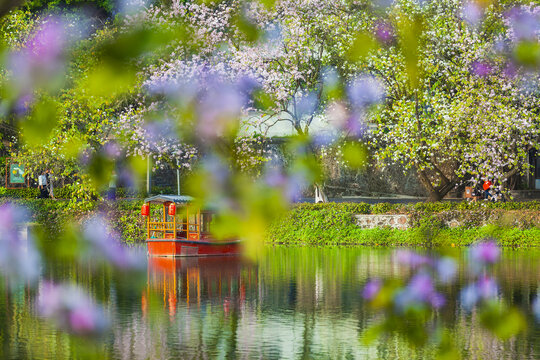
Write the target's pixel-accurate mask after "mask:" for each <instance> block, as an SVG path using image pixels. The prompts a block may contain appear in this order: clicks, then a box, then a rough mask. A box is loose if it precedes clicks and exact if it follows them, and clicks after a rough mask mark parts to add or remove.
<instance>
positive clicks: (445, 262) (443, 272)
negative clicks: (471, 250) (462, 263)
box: [436, 257, 457, 283]
mask: <svg viewBox="0 0 540 360" xmlns="http://www.w3.org/2000/svg"><path fill="white" fill-rule="evenodd" d="M436 270H437V275H438V277H439V279H440V280H441V282H443V283H449V282H452V281H453V280H454V278H455V276H456V272H457V265H456V262H455V261H454V259H452V258H449V257H443V258H441V259H439V260H438V261H437V263H436Z"/></svg>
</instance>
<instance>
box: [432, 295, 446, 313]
mask: <svg viewBox="0 0 540 360" xmlns="http://www.w3.org/2000/svg"><path fill="white" fill-rule="evenodd" d="M429 303H430V304H431V306H432V307H433V308H434V309H440V308H441V307H443V306H444V304H446V299H445V298H444V296H443V295H442V294H441V293H438V292H433V293H432V294H431V296H430V297H429Z"/></svg>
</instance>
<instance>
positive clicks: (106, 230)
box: [83, 215, 147, 270]
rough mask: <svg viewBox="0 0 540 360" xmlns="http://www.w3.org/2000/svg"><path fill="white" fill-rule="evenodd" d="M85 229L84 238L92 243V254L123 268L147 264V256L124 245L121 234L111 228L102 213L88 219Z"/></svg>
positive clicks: (139, 266) (128, 268)
mask: <svg viewBox="0 0 540 360" xmlns="http://www.w3.org/2000/svg"><path fill="white" fill-rule="evenodd" d="M83 231H84V232H83V234H84V239H85V240H86V241H87V243H88V244H89V245H90V252H91V254H89V255H90V256H92V257H93V256H97V257H99V258H102V259H104V260H106V261H108V262H109V263H111V264H112V265H114V266H116V267H118V268H120V269H122V270H136V269H142V268H144V267H145V266H146V260H147V259H146V256H144V254H143V253H141V252H140V251H137V250H136V249H133V248H128V247H127V246H125V245H123V244H122V243H121V239H120V235H119V234H117V233H116V232H115V231H113V230H111V226H110V224H109V223H108V221H107V220H106V219H105V218H104V217H103V216H102V215H97V216H94V217H93V218H91V219H90V220H89V221H87V222H86V223H85V225H84V229H83Z"/></svg>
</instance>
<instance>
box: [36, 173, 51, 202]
mask: <svg viewBox="0 0 540 360" xmlns="http://www.w3.org/2000/svg"><path fill="white" fill-rule="evenodd" d="M38 189H39V196H38V198H39V199H46V198H48V197H49V193H48V191H47V176H46V175H45V171H43V172H42V173H41V175H39V177H38Z"/></svg>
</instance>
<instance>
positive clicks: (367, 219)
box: [354, 214, 410, 230]
mask: <svg viewBox="0 0 540 360" xmlns="http://www.w3.org/2000/svg"><path fill="white" fill-rule="evenodd" d="M354 217H355V218H356V224H357V225H358V226H360V227H361V228H363V229H374V228H392V229H402V230H404V229H408V228H409V227H410V219H409V216H408V215H403V214H400V215H355V216H354Z"/></svg>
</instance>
